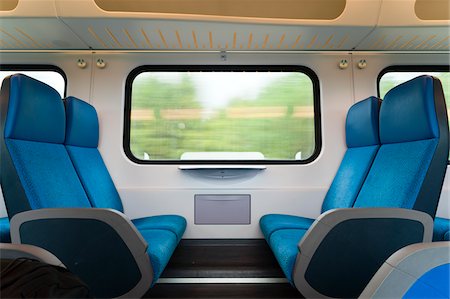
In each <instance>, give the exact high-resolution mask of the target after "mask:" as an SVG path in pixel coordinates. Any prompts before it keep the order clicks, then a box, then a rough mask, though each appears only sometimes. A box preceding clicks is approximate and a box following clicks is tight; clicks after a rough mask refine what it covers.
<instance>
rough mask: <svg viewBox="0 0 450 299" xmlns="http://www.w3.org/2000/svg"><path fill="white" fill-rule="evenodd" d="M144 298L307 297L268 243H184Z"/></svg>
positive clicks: (257, 241)
mask: <svg viewBox="0 0 450 299" xmlns="http://www.w3.org/2000/svg"><path fill="white" fill-rule="evenodd" d="M144 298H303V297H302V296H301V294H300V293H298V291H297V290H296V289H295V288H294V287H292V286H291V285H290V284H289V283H288V282H287V280H286V279H285V278H284V275H283V273H282V271H281V269H280V267H279V266H278V264H277V262H276V260H275V257H274V256H273V254H272V252H271V250H270V248H269V247H268V246H267V243H266V242H265V241H264V240H259V239H258V240H182V241H181V242H180V244H179V246H178V248H177V249H176V251H175V253H174V254H173V256H172V259H171V261H170V263H169V264H168V265H167V267H166V270H165V271H164V273H163V275H162V276H161V278H160V280H159V281H158V283H157V284H156V285H155V286H154V287H153V288H152V289H150V290H149V291H148V292H147V294H146V295H145V296H144Z"/></svg>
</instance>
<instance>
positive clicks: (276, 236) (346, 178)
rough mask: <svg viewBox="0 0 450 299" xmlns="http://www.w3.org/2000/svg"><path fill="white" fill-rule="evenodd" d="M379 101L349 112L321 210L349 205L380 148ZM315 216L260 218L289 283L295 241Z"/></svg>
mask: <svg viewBox="0 0 450 299" xmlns="http://www.w3.org/2000/svg"><path fill="white" fill-rule="evenodd" d="M379 107H380V100H379V99H378V98H376V97H370V98H367V99H365V100H363V101H360V102H358V103H356V104H354V105H353V106H352V107H351V108H350V109H349V111H348V114H347V119H346V124H345V130H346V133H347V134H346V142H347V151H346V153H345V155H344V158H343V160H342V162H341V165H340V166H339V169H338V171H337V173H336V176H335V178H334V180H333V182H332V184H331V186H330V189H329V190H328V193H327V195H326V196H325V199H324V202H323V205H322V212H325V211H328V210H330V209H334V208H349V207H352V206H353V204H354V201H355V199H356V197H357V196H358V193H359V191H360V189H361V186H362V184H363V182H364V180H365V178H366V176H367V173H368V172H369V169H370V167H371V165H372V162H373V160H374V158H375V155H376V153H377V151H378V148H379V137H378V112H379ZM313 222H314V219H309V218H304V217H299V216H291V215H280V214H269V215H265V216H263V217H262V218H261V220H260V226H261V230H262V232H263V234H264V237H265V239H266V240H267V242H268V244H269V246H270V247H271V248H272V250H273V252H274V254H275V257H276V258H277V260H278V262H279V264H280V265H281V268H282V270H283V271H284V273H285V275H286V277H287V278H288V279H289V280H290V281H291V282H292V270H293V267H294V262H295V259H296V257H297V253H298V250H297V244H298V242H299V241H300V240H301V239H302V237H303V235H304V234H305V233H306V231H307V230H308V229H309V227H310V226H311V224H312V223H313Z"/></svg>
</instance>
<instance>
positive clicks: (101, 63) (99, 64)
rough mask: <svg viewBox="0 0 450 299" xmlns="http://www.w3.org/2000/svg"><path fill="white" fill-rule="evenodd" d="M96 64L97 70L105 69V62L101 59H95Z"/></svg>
mask: <svg viewBox="0 0 450 299" xmlns="http://www.w3.org/2000/svg"><path fill="white" fill-rule="evenodd" d="M96 64H97V67H98V68H99V69H104V68H105V67H106V62H105V61H104V60H103V59H101V58H99V59H97V63H96Z"/></svg>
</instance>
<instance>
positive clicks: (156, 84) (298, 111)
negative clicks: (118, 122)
mask: <svg viewBox="0 0 450 299" xmlns="http://www.w3.org/2000/svg"><path fill="white" fill-rule="evenodd" d="M176 74H177V77H176V78H175V77H174V79H173V80H167V73H165V78H163V79H160V78H158V73H152V72H149V73H143V74H141V75H139V76H137V77H136V79H135V80H134V82H133V89H132V116H131V126H130V148H131V152H132V153H133V155H134V156H135V157H137V158H139V159H144V158H148V159H150V160H178V159H180V157H181V155H182V154H183V153H185V152H261V153H263V154H264V156H265V158H266V159H275V160H293V159H295V156H296V154H297V153H298V152H301V159H307V158H309V157H310V156H311V155H312V154H313V152H314V147H315V136H314V109H313V87H312V82H311V79H309V77H307V76H306V75H304V74H302V73H286V74H284V75H283V76H282V77H280V78H276V79H272V80H268V81H267V80H266V81H267V82H265V83H266V84H263V86H262V87H260V90H259V91H258V92H257V93H256V95H255V94H253V96H248V94H247V95H246V94H245V92H243V94H242V95H234V96H233V98H231V99H229V100H228V101H227V102H226V103H225V104H224V105H219V106H217V107H216V106H214V105H212V107H209V106H208V104H207V103H205V102H202V101H201V100H200V99H199V98H200V94H201V93H202V91H201V90H200V89H201V87H199V86H198V82H196V81H195V73H176ZM211 74H214V73H211ZM420 74H421V73H400V72H398V73H387V74H385V75H384V76H383V77H382V79H381V81H380V96H381V97H382V98H383V97H384V96H385V94H386V93H387V92H388V91H389V90H390V89H391V88H393V87H394V86H396V85H398V84H401V83H403V82H405V81H407V80H409V79H410V78H413V77H415V76H418V75H420ZM431 74H432V75H434V76H435V77H438V78H439V79H440V80H441V82H442V85H443V87H444V94H445V98H446V102H447V109H448V108H449V107H450V73H448V72H442V73H431ZM243 84H245V82H243ZM223 86H231V87H230V88H232V87H233V86H232V84H227V82H225V83H224V84H223ZM205 88H207V87H205ZM225 88H227V87H225ZM249 88H252V87H251V86H250V87H249ZM222 91H223V90H215V91H214V92H217V93H218V94H220V92H222ZM215 100H216V99H215V98H214V93H213V95H212V96H211V98H208V101H211V103H214V101H215ZM144 153H146V154H148V157H145V154H144Z"/></svg>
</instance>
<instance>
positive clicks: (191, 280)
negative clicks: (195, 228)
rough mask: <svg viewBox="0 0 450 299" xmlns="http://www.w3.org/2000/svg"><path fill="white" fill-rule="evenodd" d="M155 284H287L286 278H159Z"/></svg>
mask: <svg viewBox="0 0 450 299" xmlns="http://www.w3.org/2000/svg"><path fill="white" fill-rule="evenodd" d="M156 283H174V284H175V283H178V284H182V283H288V281H287V279H286V278H280V277H277V278H264V277H254V278H228V277H224V278H209V277H205V278H195V277H193V278H187V277H183V278H160V279H158V281H157V282H156Z"/></svg>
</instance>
